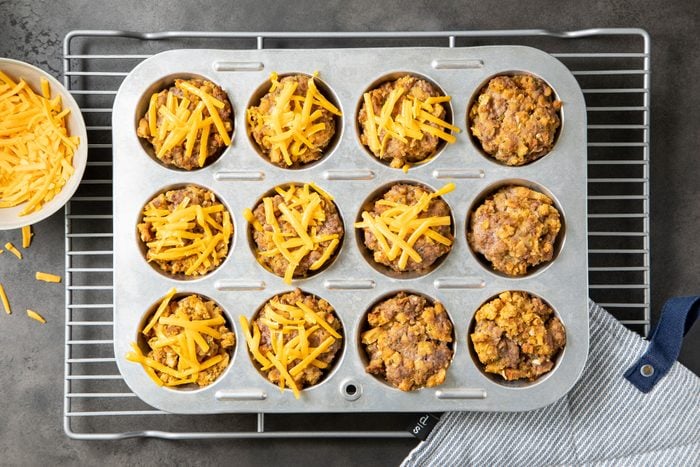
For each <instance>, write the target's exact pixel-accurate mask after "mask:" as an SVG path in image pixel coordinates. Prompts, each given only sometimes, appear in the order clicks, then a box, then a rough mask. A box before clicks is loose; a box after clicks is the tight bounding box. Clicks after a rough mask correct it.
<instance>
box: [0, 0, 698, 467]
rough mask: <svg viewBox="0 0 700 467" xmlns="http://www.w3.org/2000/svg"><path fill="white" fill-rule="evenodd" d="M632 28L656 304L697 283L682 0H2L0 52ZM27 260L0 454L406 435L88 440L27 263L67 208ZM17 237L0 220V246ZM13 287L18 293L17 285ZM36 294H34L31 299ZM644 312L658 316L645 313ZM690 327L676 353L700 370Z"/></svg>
mask: <svg viewBox="0 0 700 467" xmlns="http://www.w3.org/2000/svg"><path fill="white" fill-rule="evenodd" d="M590 27H641V28H644V29H646V30H647V31H648V32H649V33H650V35H651V38H652V63H651V68H652V80H651V82H652V87H651V108H652V110H651V116H652V119H651V128H652V132H651V165H650V167H651V304H652V309H653V310H654V313H656V312H658V309H659V308H660V307H661V305H662V304H663V302H664V300H665V299H666V298H668V297H670V296H674V295H688V294H693V293H696V294H697V293H698V292H700V242H699V241H698V232H700V188H699V187H700V185H699V184H698V180H700V164H698V163H697V160H698V158H697V153H698V148H699V147H700V132H699V131H698V117H697V115H698V112H697V109H698V108H700V85H699V84H698V81H697V76H698V75H700V52H699V50H700V47H698V45H700V44H698V42H699V40H698V36H697V31H698V30H700V15H699V14H698V9H697V5H695V3H694V2H691V1H686V0H671V1H667V2H658V1H651V0H645V1H631V0H630V1H624V0H615V1H607V0H598V1H591V2H580V1H562V2H557V6H556V8H552V3H551V2H546V1H535V0H533V1H530V2H522V1H517V0H515V1H514V0H505V1H502V2H498V3H491V2H458V1H450V0H445V1H442V2H413V3H411V4H409V3H408V2H377V1H371V0H361V1H355V2H349V1H348V2H345V1H337V0H331V1H327V2H320V1H316V2H311V1H309V2H300V3H295V2H285V3H282V2H269V1H255V2H247V3H244V2H224V1H212V2H206V1H191V2H187V3H185V2H179V3H175V2H165V1H160V0H157V1H151V2H147V3H144V2H136V1H131V0H130V1H124V2H108V1H104V0H100V1H78V0H72V1H67V2H50V1H14V0H0V56H2V57H10V58H15V59H19V60H24V61H27V62H30V63H33V64H35V65H38V66H40V67H41V68H43V69H45V70H49V71H51V72H52V73H53V74H54V75H55V76H57V77H59V76H60V70H61V69H62V66H61V53H62V52H61V45H62V39H63V37H64V36H65V34H66V33H67V32H68V31H70V30H73V29H126V30H134V31H161V30H176V29H184V30H220V31H226V30H227V31H275V30H280V31H304V30H320V31H370V30H376V31H392V30H397V31H398V30H407V31H416V30H469V29H510V28H548V29H552V30H573V29H584V28H590ZM35 232H36V236H35V242H34V244H33V245H32V247H31V249H30V250H29V251H28V252H27V255H26V256H27V257H26V259H25V260H24V261H22V262H21V263H20V262H17V261H10V260H11V259H12V258H7V256H8V255H7V254H5V255H3V256H5V257H4V258H3V257H0V282H2V283H3V284H5V287H6V288H8V289H11V290H13V291H15V294H14V296H13V308H14V309H15V310H18V311H23V310H24V309H26V308H28V307H30V306H34V307H39V308H41V310H43V311H44V314H45V315H46V317H47V319H48V323H47V324H46V325H44V326H39V325H38V324H37V323H34V322H29V321H28V320H26V318H25V317H24V316H23V315H22V313H19V312H16V314H15V315H13V316H12V317H11V319H10V318H8V317H0V318H2V319H0V374H2V375H3V397H2V398H0V413H2V415H3V417H2V418H3V422H2V423H0V452H2V453H3V458H2V461H0V463H2V464H10V465H15V464H26V465H39V464H41V463H52V464H55V463H61V464H63V463H71V464H73V463H78V464H92V465H94V464H96V463H105V464H109V465H111V464H115V465H116V464H141V463H143V464H146V463H148V464H153V463H177V464H182V463H185V464H192V465H195V464H223V463H227V464H235V465H252V464H277V465H287V464H290V463H295V464H296V463H303V464H308V465H355V464H363V465H393V464H397V463H398V462H399V461H400V460H401V459H403V457H404V456H405V455H406V454H407V453H408V451H409V450H410V449H411V448H412V447H413V446H414V445H415V444H416V441H415V440H412V439H398V440H395V439H386V440H341V439H329V440H289V439H287V440H271V441H261V440H250V441H185V442H169V441H163V440H152V439H132V440H126V441H118V442H85V441H74V440H71V439H69V438H67V437H66V436H65V434H64V432H63V428H62V415H63V405H62V400H63V384H62V383H63V349H64V346H63V341H64V325H63V316H64V315H63V310H64V290H63V285H62V284H57V285H47V284H40V283H37V282H35V281H34V280H33V277H32V276H33V272H34V271H36V270H45V271H50V272H58V273H62V271H63V267H64V242H63V232H64V225H63V215H62V212H59V213H57V214H55V215H54V216H52V217H51V218H49V219H47V220H46V221H43V222H41V223H39V224H38V225H36V226H35ZM8 240H12V241H14V242H15V243H17V242H18V240H19V233H18V232H17V231H9V232H0V244H4V243H5V242H6V241H8ZM18 290H20V291H21V294H17V292H16V291H18ZM39 304H40V305H39ZM654 316H656V315H655V314H654ZM698 342H700V326H696V328H695V329H694V330H693V331H691V334H690V335H689V336H688V338H687V341H686V344H685V346H684V349H683V352H682V355H681V361H682V362H683V363H684V364H686V365H687V366H689V367H690V368H691V369H692V370H693V371H695V372H696V373H698V372H700V357H699V355H698V352H697V346H698Z"/></svg>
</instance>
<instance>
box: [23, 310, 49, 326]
mask: <svg viewBox="0 0 700 467" xmlns="http://www.w3.org/2000/svg"><path fill="white" fill-rule="evenodd" d="M27 316H29V317H30V318H31V319H33V320H36V321H39V322H40V323H41V324H46V319H44V317H43V316H41V315H40V314H39V313H37V312H36V311H34V310H27Z"/></svg>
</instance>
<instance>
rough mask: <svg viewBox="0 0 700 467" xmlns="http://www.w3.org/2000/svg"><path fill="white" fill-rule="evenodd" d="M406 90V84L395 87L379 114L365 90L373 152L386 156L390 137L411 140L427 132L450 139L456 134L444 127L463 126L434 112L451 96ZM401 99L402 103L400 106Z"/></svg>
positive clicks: (405, 169) (368, 142)
mask: <svg viewBox="0 0 700 467" xmlns="http://www.w3.org/2000/svg"><path fill="white" fill-rule="evenodd" d="M405 92H406V89H404V88H401V87H397V88H394V89H393V90H392V91H391V92H390V93H389V96H387V98H386V100H385V101H384V104H383V105H382V108H381V111H380V112H379V115H377V114H375V113H374V106H373V104H372V98H371V94H370V93H369V92H366V93H365V94H364V95H363V99H364V104H365V105H364V108H365V111H366V112H367V127H366V130H367V144H368V145H369V148H370V150H371V151H372V152H373V153H375V154H377V155H379V156H380V157H381V156H383V155H384V154H385V153H386V147H387V143H388V141H389V139H390V138H395V139H397V140H399V141H401V142H403V143H408V139H414V140H421V139H423V136H424V135H425V134H426V133H428V134H431V135H434V136H436V137H438V138H440V139H442V140H444V141H447V142H448V143H454V142H455V141H457V139H456V138H455V136H454V135H452V134H451V133H448V132H446V131H445V130H450V131H452V132H454V133H459V132H460V131H461V130H460V129H459V128H458V127H456V126H454V125H451V124H450V123H448V122H446V121H445V120H443V119H441V118H439V117H436V116H435V115H433V113H432V112H433V111H434V107H433V106H434V105H436V104H438V105H439V104H441V103H443V102H449V101H450V99H451V98H450V96H439V97H429V98H427V99H425V100H420V99H418V98H416V97H415V96H413V95H405V96H404V93H405ZM402 97H404V99H403V100H401V98H402ZM399 103H400V106H399V107H398V109H397V108H396V107H397V105H399ZM403 170H404V172H406V171H407V170H408V167H407V166H404V167H403Z"/></svg>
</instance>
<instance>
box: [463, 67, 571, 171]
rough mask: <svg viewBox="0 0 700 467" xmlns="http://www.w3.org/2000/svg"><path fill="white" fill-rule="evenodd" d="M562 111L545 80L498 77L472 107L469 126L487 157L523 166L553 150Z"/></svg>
mask: <svg viewBox="0 0 700 467" xmlns="http://www.w3.org/2000/svg"><path fill="white" fill-rule="evenodd" d="M560 108H561V101H559V100H557V99H556V97H555V96H554V92H553V91H552V88H550V87H549V86H548V85H547V84H546V83H545V82H544V81H542V80H541V79H539V78H536V77H534V76H530V75H514V76H496V77H495V78H493V79H491V81H489V83H488V85H487V86H486V87H484V89H482V90H481V93H480V94H479V96H478V97H477V98H476V101H475V102H474V104H473V105H472V107H471V109H470V111H469V125H470V127H471V132H472V135H474V137H475V138H476V139H477V140H479V142H480V143H481V147H482V148H483V149H484V151H485V152H486V153H487V154H489V155H491V156H492V157H494V158H495V159H497V160H498V161H500V162H502V163H504V164H506V165H523V164H527V163H529V162H532V161H535V160H537V159H539V158H540V157H542V156H544V155H545V154H547V153H548V152H549V151H551V150H552V147H553V146H554V139H555V137H556V134H557V129H558V128H559V125H560V119H559V109H560Z"/></svg>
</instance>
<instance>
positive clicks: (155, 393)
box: [113, 46, 588, 413]
mask: <svg viewBox="0 0 700 467" xmlns="http://www.w3.org/2000/svg"><path fill="white" fill-rule="evenodd" d="M272 71H276V72H278V73H279V74H287V73H306V74H312V73H313V72H315V71H318V72H319V73H320V75H319V78H320V79H321V80H322V81H323V82H324V83H325V84H326V85H327V86H328V87H329V88H330V90H331V91H332V93H333V96H328V97H334V98H335V99H336V100H337V102H338V103H339V105H340V108H341V110H342V112H343V117H342V124H341V126H340V127H339V128H338V131H340V136H339V140H338V143H337V145H336V146H335V148H334V149H333V150H332V152H331V153H330V154H328V155H326V157H324V158H323V159H322V160H321V161H320V162H318V163H315V164H312V165H311V166H308V167H306V168H302V169H298V170H288V169H281V168H278V167H276V166H273V165H272V164H270V163H269V162H267V161H266V160H264V159H263V158H262V157H261V156H260V155H259V154H258V153H257V151H256V149H255V147H254V145H253V144H252V143H251V140H250V138H249V137H248V134H247V131H246V119H245V110H246V108H247V107H248V105H250V104H251V103H252V102H251V101H252V100H253V97H254V96H255V95H256V92H257V93H259V91H260V87H261V86H264V85H265V84H266V82H267V81H268V79H269V74H270V72H272ZM516 72H524V73H531V74H534V75H536V76H539V77H541V78H542V79H544V80H545V81H546V82H547V83H548V84H549V85H550V86H551V87H552V88H553V89H554V91H555V93H556V95H557V97H558V98H559V99H561V100H562V102H563V107H562V113H561V115H562V127H561V129H560V131H559V135H558V139H557V142H556V145H555V147H554V149H553V150H552V152H550V153H549V154H548V155H546V156H544V157H543V158H542V159H540V160H538V161H536V162H534V163H531V164H529V165H526V166H522V167H506V166H503V165H500V164H498V163H496V162H495V161H493V160H491V159H487V158H486V157H485V156H484V155H483V154H482V152H481V151H480V149H479V148H478V147H476V146H475V144H474V143H473V142H472V140H471V138H470V136H469V133H468V131H467V128H466V125H467V123H466V119H467V111H468V106H469V105H470V103H471V100H472V99H473V97H474V95H475V94H476V93H477V92H478V91H479V90H480V89H481V88H482V86H483V85H484V84H486V82H487V81H488V79H489V78H491V77H493V76H495V75H499V74H512V73H516ZM401 73H412V74H417V75H422V76H424V77H426V78H428V79H429V80H431V81H432V82H433V83H435V84H437V85H438V86H439V87H440V88H441V89H442V90H443V91H444V92H445V93H446V94H448V95H450V96H452V102H451V104H450V107H451V110H452V116H453V123H454V124H455V125H456V126H458V127H460V128H462V130H463V131H462V132H461V133H459V134H458V135H457V142H456V143H455V144H448V145H447V146H446V147H445V148H444V149H443V150H442V151H441V152H440V153H439V154H438V156H437V157H435V158H434V159H433V160H431V161H430V162H428V163H426V164H423V165H419V166H417V167H414V168H411V169H410V170H409V171H408V173H403V172H402V171H401V170H397V169H392V168H389V167H388V166H387V165H385V164H383V163H380V162H379V161H378V160H377V159H375V158H373V157H372V156H370V155H369V153H368V152H367V151H366V149H365V148H364V147H363V146H362V145H361V143H360V142H359V138H358V129H357V128H358V127H357V124H356V116H357V112H358V110H359V104H360V102H361V98H362V94H363V92H365V91H366V90H367V89H368V88H369V87H370V86H372V85H373V84H374V85H376V84H377V83H378V82H379V81H381V79H382V77H383V76H387V75H388V76H392V75H393V76H397V75H398V74H401ZM192 76H202V77H205V78H207V79H209V80H211V81H213V82H215V83H217V84H218V85H220V86H221V87H222V88H223V89H224V90H225V91H226V92H227V93H228V96H229V99H230V101H231V104H232V106H233V111H234V119H235V120H234V134H233V144H232V146H231V147H230V148H228V149H227V150H226V151H225V152H224V154H223V155H222V156H221V157H220V158H219V159H218V160H217V161H216V162H214V163H212V164H211V165H208V166H206V167H205V168H203V169H200V170H194V171H190V172H186V171H181V170H174V169H169V168H166V167H164V166H162V165H160V164H159V163H158V162H156V161H155V160H154V159H153V158H152V157H151V156H149V155H148V154H147V152H146V151H145V150H144V146H143V145H142V142H141V141H140V140H139V138H138V137H137V135H136V125H137V122H138V119H139V118H140V116H141V115H139V114H138V113H140V112H141V111H145V108H146V104H145V103H146V102H147V100H148V98H149V96H150V94H151V93H152V92H154V91H156V90H160V89H162V88H164V87H165V86H167V85H168V84H169V83H171V82H172V80H173V79H174V78H177V77H192ZM258 95H259V94H258ZM113 128H114V129H113V141H114V200H115V203H114V252H115V254H114V284H115V286H114V303H115V310H114V351H115V356H116V360H117V364H118V366H119V370H120V371H121V373H122V375H123V376H124V380H125V381H126V383H127V384H128V386H129V387H130V388H131V389H132V390H133V391H134V393H135V394H137V395H138V396H139V397H140V398H141V399H143V400H144V401H145V402H147V403H148V404H150V405H152V406H154V407H156V408H159V409H162V410H165V411H169V412H177V413H222V412H280V413H281V412H369V411H382V412H387V411H395V412H400V411H416V410H421V411H445V410H479V411H520V410H531V409H535V408H538V407H542V406H545V405H547V404H550V403H552V402H554V401H555V400H557V399H559V398H560V397H562V396H563V395H564V394H566V392H567V391H568V390H569V389H570V388H571V387H572V386H573V384H574V383H575V382H576V380H577V379H578V377H579V376H580V374H581V372H582V370H583V367H584V364H585V362H586V357H587V354H588V312H587V294H588V287H587V285H588V276H587V244H586V238H587V237H586V191H587V187H586V167H587V164H586V113H585V104H584V100H583V95H582V93H581V89H580V88H579V86H578V83H577V82H576V80H575V79H574V77H573V76H572V74H571V73H570V72H569V70H567V69H566V67H564V65H562V64H561V63H560V62H559V61H558V60H556V59H555V58H553V57H551V56H550V55H548V54H546V53H544V52H542V51H540V50H537V49H533V48H529V47H520V46H490V47H469V48H376V49H336V50H334V49H324V50H174V51H168V52H163V53H160V54H158V55H155V56H154V57H152V58H150V59H148V60H145V61H144V62H143V63H141V64H140V65H139V66H137V67H136V68H135V69H134V70H133V71H132V72H131V73H130V74H129V75H128V76H127V77H126V79H125V80H124V82H123V84H122V86H121V88H120V89H119V92H118V94H117V97H116V99H115V103H114V113H113ZM310 181H314V182H315V183H317V184H318V185H319V186H320V187H321V188H323V189H324V190H326V191H327V192H329V193H330V194H331V195H333V196H334V197H335V202H336V205H337V206H338V208H339V210H340V213H341V216H342V218H343V221H344V226H345V239H344V241H343V244H342V249H341V251H340V253H339V257H338V258H337V259H336V260H335V262H334V263H333V264H332V265H330V267H328V268H327V269H325V270H324V271H323V272H321V273H319V274H316V275H314V276H313V277H310V278H307V279H300V280H295V281H294V283H293V284H292V285H291V286H290V285H287V284H285V283H284V282H283V280H282V278H281V277H278V276H276V275H274V274H272V273H271V272H268V271H267V270H265V269H264V268H263V267H262V266H261V265H260V264H258V263H257V261H256V260H255V257H254V254H253V251H252V250H251V247H250V245H249V236H248V225H247V222H246V221H245V219H244V218H243V210H244V209H245V208H251V209H252V208H253V207H254V206H255V205H256V203H257V202H258V200H259V199H260V197H261V196H263V195H264V194H265V193H267V192H268V191H269V190H270V189H272V188H273V187H275V186H277V185H280V184H284V183H289V182H299V183H303V182H310ZM398 181H414V182H418V183H421V184H424V185H427V186H430V187H432V188H434V189H438V188H440V187H441V186H443V185H444V184H445V183H448V182H450V181H452V182H454V183H455V184H456V186H457V188H456V189H455V190H454V191H453V192H451V193H449V194H447V195H445V196H443V199H444V200H445V201H446V202H447V203H448V204H449V206H450V208H451V210H452V216H453V219H454V220H455V226H454V232H455V241H454V244H453V246H452V250H451V252H450V253H449V255H448V256H447V258H446V259H445V260H444V261H443V262H442V263H441V264H440V265H439V267H437V268H436V269H435V270H433V271H432V272H430V273H429V274H427V275H424V276H421V277H418V278H413V279H397V278H391V277H388V276H386V275H384V274H382V273H381V272H379V271H377V270H376V269H375V268H374V267H372V266H371V265H370V264H368V263H367V261H366V260H365V258H364V257H363V254H362V252H361V249H360V248H359V245H361V244H362V241H361V239H358V238H357V237H358V232H356V229H354V227H353V223H354V221H355V220H356V217H357V215H358V212H359V210H360V207H361V205H362V204H363V202H365V200H366V198H367V197H369V196H370V194H372V193H373V192H375V191H376V190H377V189H378V188H380V187H382V186H387V187H388V185H389V184H391V183H393V182H398ZM514 181H515V182H518V181H520V182H524V183H526V184H530V185H534V186H535V187H537V188H538V189H543V190H544V192H545V193H547V194H549V195H550V196H552V197H553V199H554V201H555V203H556V204H557V207H558V208H559V209H560V211H561V214H562V216H563V218H564V220H565V229H563V230H562V233H560V235H562V236H563V237H562V241H561V245H560V251H559V253H558V256H557V257H556V258H555V260H554V261H552V262H551V263H550V264H548V265H546V266H545V267H542V268H540V269H538V270H537V271H535V272H534V273H533V274H531V275H528V276H526V277H523V278H507V277H504V276H501V275H499V274H496V273H494V272H492V271H491V270H489V269H488V268H486V267H484V265H483V264H482V263H481V262H480V261H479V260H478V258H477V257H476V256H475V255H474V254H473V253H472V252H471V250H470V249H469V246H468V245H467V241H466V233H465V228H466V222H467V214H468V211H469V209H470V208H471V207H472V206H473V204H474V203H475V201H476V200H479V199H482V198H483V197H484V196H485V194H486V193H487V192H488V191H490V190H491V189H493V188H495V187H497V186H500V185H504V184H508V183H511V182H514ZM187 183H193V184H197V185H200V186H203V187H206V188H208V189H210V190H212V191H213V192H214V193H215V194H216V195H217V197H218V198H219V199H220V200H221V201H222V202H223V203H224V204H225V205H226V206H227V207H228V209H229V210H230V212H231V215H232V219H233V222H234V229H235V231H234V239H233V241H232V244H231V249H230V252H229V255H228V258H227V259H226V260H225V262H224V263H223V264H222V265H221V266H220V267H219V268H218V269H216V270H215V271H214V272H212V273H210V274H209V275H207V276H205V277H203V278H198V279H190V280H175V279H173V278H169V277H167V276H164V275H162V274H160V273H158V272H157V271H156V270H154V269H153V268H152V267H151V266H150V265H149V264H148V263H147V262H146V260H145V259H144V257H143V255H142V253H141V249H140V241H139V238H138V234H137V229H136V224H137V223H138V222H139V220H140V213H141V209H142V208H143V206H144V205H145V203H147V202H148V201H149V200H150V199H151V198H152V197H153V196H155V195H156V194H157V193H159V192H161V191H163V190H164V189H167V188H170V187H173V186H178V185H182V184H187ZM171 287H176V288H177V290H178V292H190V293H197V294H200V295H203V296H206V297H209V298H211V299H213V300H215V301H216V302H217V303H218V304H219V305H220V306H221V307H222V308H223V309H224V311H225V313H226V314H227V316H228V318H229V324H231V325H233V328H234V331H235V334H236V348H235V350H234V352H233V355H232V359H231V363H230V364H229V367H228V369H227V370H226V371H225V373H224V374H223V375H222V376H221V377H220V378H219V379H218V380H217V381H216V382H215V383H214V384H212V385H210V386H208V387H206V388H203V389H196V390H182V389H169V388H162V387H158V386H156V385H155V384H154V383H153V382H152V381H151V380H150V378H149V377H148V376H147V375H146V373H145V371H144V370H143V368H142V367H141V366H140V365H138V364H135V363H131V362H129V361H127V360H126V359H125V355H126V353H127V352H128V351H129V345H130V343H131V342H133V341H135V340H136V338H137V333H138V332H139V329H140V326H141V323H142V322H143V320H144V315H145V314H146V313H147V312H148V311H149V310H151V309H152V307H153V306H154V304H156V303H157V302H159V301H160V299H161V298H162V297H163V296H164V295H165V293H166V292H167V291H168V290H169V289H170V288H171ZM294 287H299V288H301V289H302V290H303V291H305V292H308V293H312V294H315V295H317V296H320V297H322V298H324V299H326V300H328V301H329V302H330V304H331V305H332V306H333V307H334V308H335V310H336V313H337V314H338V316H339V317H340V319H341V321H342V324H343V335H344V347H343V350H342V351H340V353H339V356H338V359H339V360H338V361H337V363H336V364H335V366H334V367H333V370H332V371H331V372H330V374H328V375H327V376H326V377H325V378H324V379H323V381H322V382H321V383H320V384H318V385H316V386H313V387H311V388H307V389H305V390H303V391H302V396H301V399H300V400H296V399H294V397H293V395H292V393H291V391H289V390H285V391H284V392H281V391H280V390H279V389H278V388H277V387H276V386H275V385H273V384H272V383H270V382H269V381H267V380H266V379H265V378H264V377H263V376H262V375H261V374H260V373H259V372H258V370H257V369H256V368H255V366H254V364H253V362H252V360H251V358H250V357H249V353H248V350H247V347H246V344H245V340H244V337H243V333H242V332H241V329H240V325H239V323H238V316H239V315H240V314H243V315H245V316H246V317H248V318H249V319H250V318H251V317H252V316H253V314H254V313H255V312H256V311H257V310H258V308H259V307H260V306H261V305H262V304H263V303H264V302H265V301H266V300H268V299H269V298H271V297H272V296H274V295H276V294H279V293H283V292H286V291H290V290H292V289H293V288H294ZM400 290H408V291H415V292H419V293H422V294H424V295H427V296H429V297H431V298H433V299H436V300H439V301H441V302H442V303H443V305H444V306H445V308H446V310H447V312H448V313H449V315H450V317H451V319H452V322H453V324H454V335H455V342H454V343H453V349H454V356H453V359H452V364H451V365H450V368H449V369H448V371H447V378H446V380H445V382H444V383H443V384H442V385H440V386H438V387H434V388H425V389H421V390H417V391H412V392H402V391H400V390H398V389H395V388H393V387H391V386H389V385H388V384H387V383H385V382H384V381H383V380H380V379H377V378H376V377H375V376H373V375H370V374H368V373H366V372H365V368H364V364H365V361H366V360H365V357H364V353H363V351H362V349H361V347H360V345H359V341H360V338H359V334H360V332H361V328H362V325H363V321H364V317H365V313H366V312H367V311H368V309H369V307H370V306H371V305H372V304H374V303H375V302H377V301H378V300H379V299H381V298H382V297H386V296H388V295H393V294H394V293H396V292H398V291H400ZM505 290H524V291H527V292H530V293H532V294H535V295H537V296H539V297H541V298H543V299H544V300H545V301H546V302H548V303H549V304H550V305H551V306H552V307H553V308H554V309H555V310H556V312H557V313H558V315H559V316H560V318H561V319H562V321H563V323H564V326H565V327H566V332H567V345H566V348H565V350H564V351H563V352H562V353H561V355H560V356H559V358H558V362H557V364H556V366H555V368H554V369H553V370H552V371H551V372H550V373H548V374H547V375H544V376H543V377H541V378H540V379H538V380H537V381H535V382H532V383H506V382H503V381H499V379H498V378H497V377H496V378H494V377H491V376H487V375H485V374H484V373H482V371H481V370H480V368H479V366H478V365H479V364H478V361H476V359H475V356H474V355H473V352H472V351H471V350H470V344H469V343H468V333H469V329H470V326H471V323H472V318H473V315H474V313H475V311H476V310H477V309H478V308H479V306H480V305H481V304H483V303H484V302H485V301H487V300H488V299H490V298H492V297H493V296H495V295H497V294H498V293H500V292H502V291H505Z"/></svg>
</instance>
